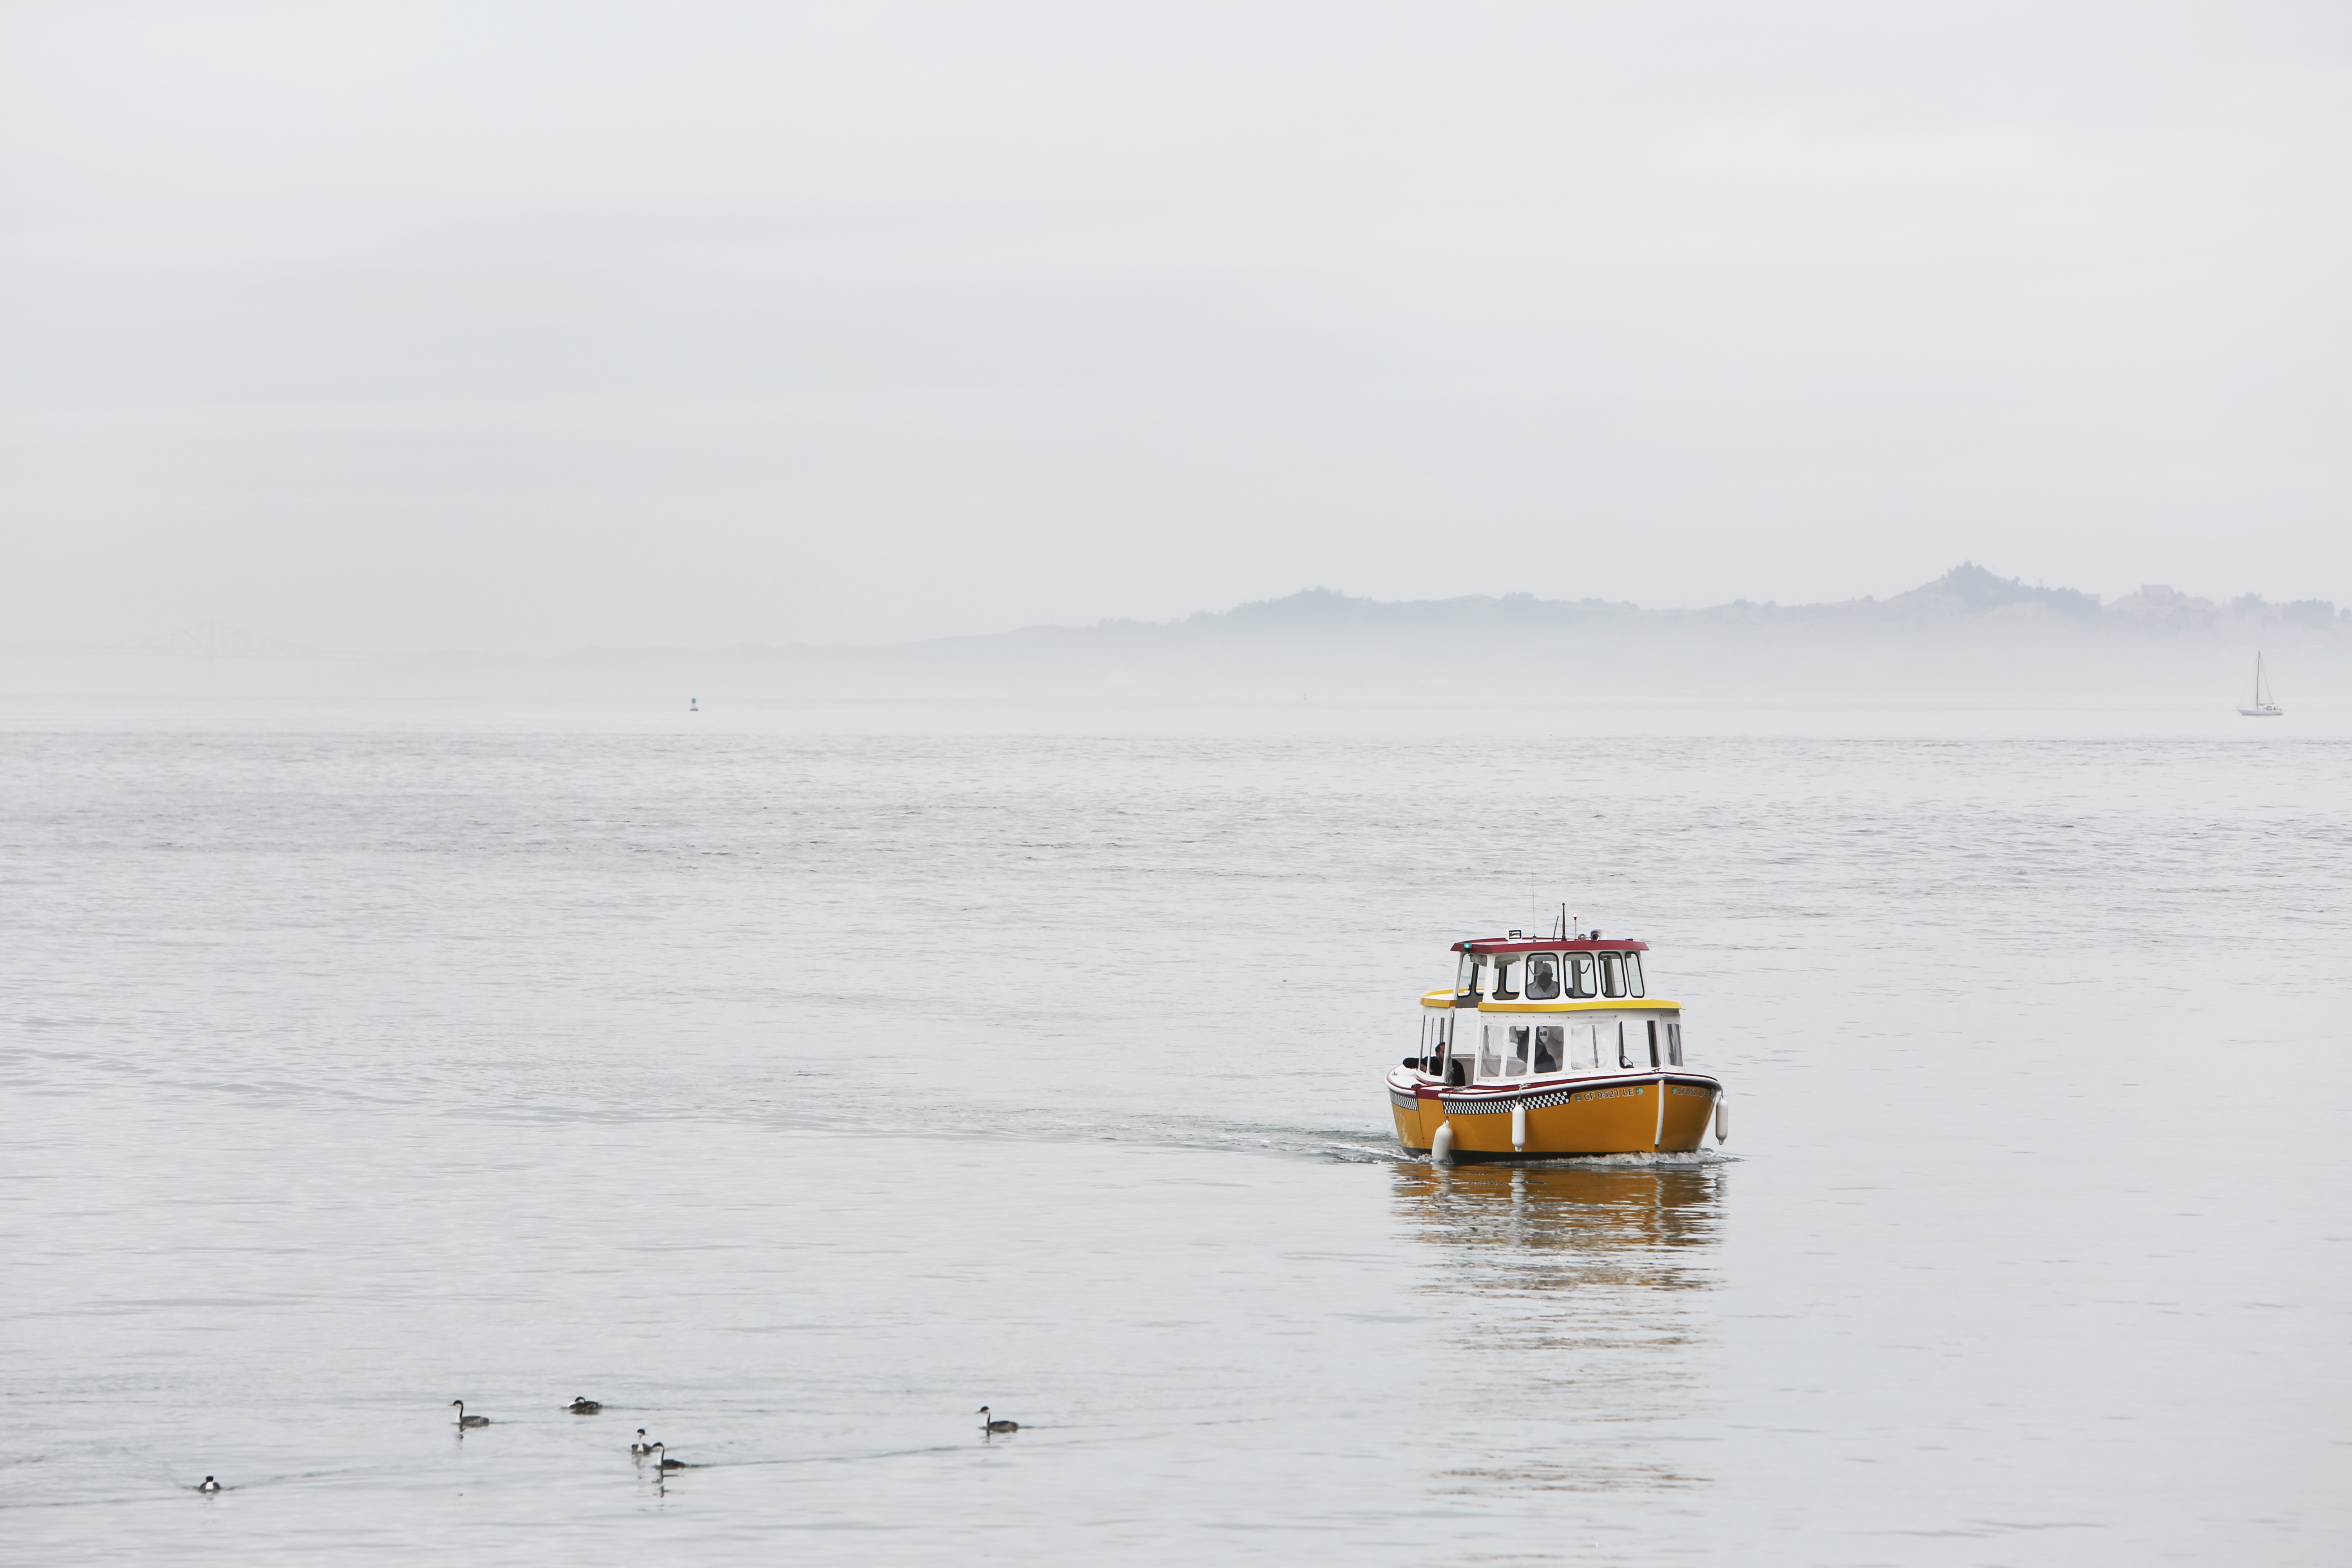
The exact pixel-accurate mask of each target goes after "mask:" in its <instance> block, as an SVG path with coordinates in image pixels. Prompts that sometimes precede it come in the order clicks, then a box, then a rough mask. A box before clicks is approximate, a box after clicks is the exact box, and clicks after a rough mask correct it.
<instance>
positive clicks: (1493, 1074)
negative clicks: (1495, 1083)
mask: <svg viewBox="0 0 2352 1568" xmlns="http://www.w3.org/2000/svg"><path fill="white" fill-rule="evenodd" d="M1478 1076H1479V1077H1480V1078H1500V1077H1502V1076H1503V1058H1501V1056H1499V1055H1498V1054H1496V1050H1495V1026H1494V1025H1492V1024H1489V1025H1487V1026H1486V1027H1485V1028H1483V1029H1481V1030H1479V1031H1478Z"/></svg>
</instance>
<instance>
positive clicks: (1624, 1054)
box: [1617, 1018, 1640, 1068]
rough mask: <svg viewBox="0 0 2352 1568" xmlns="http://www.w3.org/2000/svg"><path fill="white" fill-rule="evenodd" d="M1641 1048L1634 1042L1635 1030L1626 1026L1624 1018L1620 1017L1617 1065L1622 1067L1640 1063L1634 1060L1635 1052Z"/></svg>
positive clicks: (1618, 1022) (1618, 1023)
mask: <svg viewBox="0 0 2352 1568" xmlns="http://www.w3.org/2000/svg"><path fill="white" fill-rule="evenodd" d="M1639 1048H1640V1047H1637V1046H1635V1045H1634V1043H1633V1031H1632V1030H1631V1029H1628V1028H1627V1027H1625V1021H1624V1020H1623V1019H1622V1018H1621V1019H1619V1020H1618V1021H1617V1065H1618V1066H1619V1067H1621V1068H1630V1067H1634V1066H1637V1065H1639V1064H1637V1063H1636V1062H1635V1061H1634V1060H1633V1053H1634V1051H1636V1050H1637V1049H1639Z"/></svg>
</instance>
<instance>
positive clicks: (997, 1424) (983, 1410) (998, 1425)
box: [980, 1405, 1021, 1432]
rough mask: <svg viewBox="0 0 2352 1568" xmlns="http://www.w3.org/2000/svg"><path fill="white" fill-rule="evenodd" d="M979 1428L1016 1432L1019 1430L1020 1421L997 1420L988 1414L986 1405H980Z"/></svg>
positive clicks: (985, 1430) (990, 1430)
mask: <svg viewBox="0 0 2352 1568" xmlns="http://www.w3.org/2000/svg"><path fill="white" fill-rule="evenodd" d="M980 1415H981V1422H980V1429H981V1430H982V1431H983V1432H1018V1431H1020V1430H1021V1423H1020V1422H1018V1421H999V1420H997V1419H995V1418H994V1417H992V1416H991V1415H989V1414H988V1406H987V1405H982V1406H981V1407H980Z"/></svg>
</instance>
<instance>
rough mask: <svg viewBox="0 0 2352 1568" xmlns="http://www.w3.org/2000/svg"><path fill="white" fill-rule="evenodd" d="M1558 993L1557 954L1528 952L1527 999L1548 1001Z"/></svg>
mask: <svg viewBox="0 0 2352 1568" xmlns="http://www.w3.org/2000/svg"><path fill="white" fill-rule="evenodd" d="M1558 995H1559V954H1558V953H1556V952H1531V953H1529V954H1528V1001H1530V1002H1549V1001H1551V1000H1552V999H1553V998H1554V997H1556V996H1558Z"/></svg>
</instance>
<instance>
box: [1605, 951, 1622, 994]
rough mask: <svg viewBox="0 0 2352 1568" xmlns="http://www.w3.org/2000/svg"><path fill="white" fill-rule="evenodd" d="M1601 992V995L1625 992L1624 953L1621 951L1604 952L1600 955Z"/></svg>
mask: <svg viewBox="0 0 2352 1568" xmlns="http://www.w3.org/2000/svg"><path fill="white" fill-rule="evenodd" d="M1601 994H1602V995H1603V996H1622V995H1623V994H1625V955H1624V954H1623V953H1622V952H1604V953H1602V954H1601Z"/></svg>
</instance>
